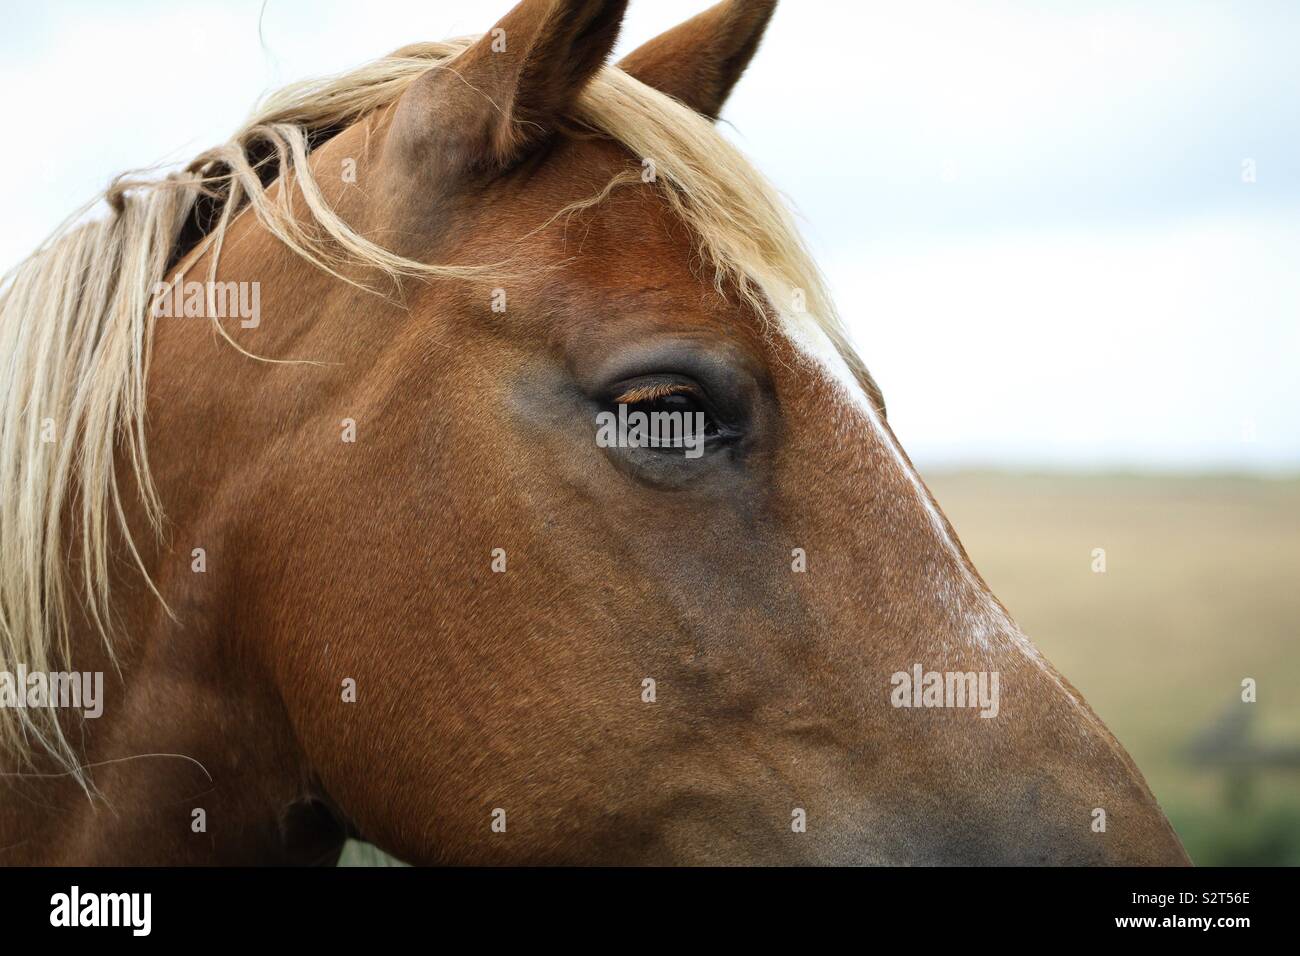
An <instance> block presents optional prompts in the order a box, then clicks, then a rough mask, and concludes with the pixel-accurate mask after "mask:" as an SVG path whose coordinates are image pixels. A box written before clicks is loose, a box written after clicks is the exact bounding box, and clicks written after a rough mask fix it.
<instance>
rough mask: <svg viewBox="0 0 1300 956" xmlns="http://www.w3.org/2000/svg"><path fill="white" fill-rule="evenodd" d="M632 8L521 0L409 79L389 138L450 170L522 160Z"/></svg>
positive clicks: (589, 0) (610, 2)
mask: <svg viewBox="0 0 1300 956" xmlns="http://www.w3.org/2000/svg"><path fill="white" fill-rule="evenodd" d="M626 8H627V0H523V2H522V3H520V4H519V5H518V6H516V7H515V8H514V9H513V10H511V11H510V12H509V13H508V14H506V16H505V17H504V18H503V19H502V20H501V21H500V22H499V23H498V24H497V25H496V26H495V27H493V28H492V29H491V30H490V31H488V32H487V33H486V34H484V35H483V37H482V38H481V39H479V40H478V42H476V43H475V44H474V45H473V46H471V47H469V48H468V49H466V50H465V51H464V52H463V53H460V54H459V55H457V56H456V57H454V58H453V59H451V60H449V61H447V62H445V63H441V64H439V65H437V66H435V67H432V68H430V69H429V71H428V72H427V73H425V74H424V75H422V76H420V77H419V78H418V79H416V80H415V81H414V82H413V83H412V84H411V86H410V88H409V89H408V90H407V91H406V92H405V93H404V94H403V96H402V100H401V102H400V103H399V105H398V108H397V112H396V115H395V116H394V120H393V124H394V125H393V130H392V134H391V135H392V136H394V137H396V140H397V143H398V146H399V148H401V149H402V150H403V152H405V153H407V154H408V155H409V156H410V158H412V159H414V160H415V161H416V162H418V163H421V164H426V168H429V169H430V171H436V172H437V173H438V174H442V175H445V174H447V173H455V172H458V171H466V170H475V169H480V170H484V171H489V172H490V171H493V170H498V169H501V168H504V167H506V166H509V165H510V164H512V163H514V162H517V161H518V160H519V159H521V158H522V157H523V156H525V155H526V154H527V153H528V151H529V150H531V149H533V148H535V147H536V146H537V145H538V144H539V143H540V142H541V141H542V140H543V139H544V138H545V137H546V136H547V135H548V134H549V133H550V132H551V130H552V129H553V128H554V125H555V121H556V120H557V119H558V118H559V117H560V116H561V115H562V114H563V113H564V111H565V110H566V109H567V108H568V107H569V106H570V104H572V102H573V100H574V99H575V97H577V95H578V93H579V92H580V91H581V90H582V87H583V86H584V85H585V84H586V83H587V81H588V80H589V79H591V77H592V75H593V74H594V73H595V72H596V71H597V70H598V69H600V67H601V66H602V65H603V64H604V62H605V59H606V58H607V57H608V56H609V53H610V50H612V49H613V47H614V41H615V40H616V39H617V38H618V31H619V27H620V26H621V25H622V22H623V13H624V11H625V10H626Z"/></svg>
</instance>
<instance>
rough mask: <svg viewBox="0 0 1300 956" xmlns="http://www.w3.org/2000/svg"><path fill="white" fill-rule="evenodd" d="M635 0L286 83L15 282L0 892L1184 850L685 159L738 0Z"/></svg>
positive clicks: (797, 263) (0, 529)
mask: <svg viewBox="0 0 1300 956" xmlns="http://www.w3.org/2000/svg"><path fill="white" fill-rule="evenodd" d="M625 6H626V3H625V0H523V2H521V3H519V4H518V5H517V6H516V7H514V8H513V9H512V10H511V11H510V12H509V13H508V14H507V15H506V16H505V17H504V18H503V19H501V20H500V21H499V22H498V23H497V24H496V26H495V27H493V28H492V29H491V30H490V31H488V32H487V33H484V34H482V35H481V36H478V37H471V38H467V39H460V40H452V41H446V42H437V43H417V44H413V45H411V46H408V47H404V48H402V49H401V50H398V51H397V52H396V53H394V54H392V55H391V56H388V57H385V58H383V59H381V60H379V61H376V62H374V63H371V64H369V65H367V66H364V67H361V68H359V69H356V70H352V71H350V72H347V73H344V74H341V75H339V76H335V77H330V78H326V79H322V80H316V81H311V82H306V83H300V84H297V85H294V86H290V87H288V88H286V89H284V90H281V91H280V92H278V93H275V94H272V95H271V96H270V97H269V98H268V99H266V100H265V101H264V102H263V103H262V104H261V105H260V106H259V107H258V108H257V109H256V110H255V112H254V114H253V115H252V117H251V118H250V119H249V121H248V123H247V124H246V125H245V126H244V127H243V128H242V129H241V130H240V131H239V132H238V133H237V134H236V135H235V136H234V137H232V138H231V140H230V141H229V142H227V143H225V144H224V145H221V146H219V147H217V148H214V149H211V150H208V151H206V152H204V153H202V154H200V155H199V156H197V157H196V158H195V159H194V161H193V162H191V163H189V164H188V165H187V166H185V167H184V168H182V169H177V170H173V171H171V172H169V173H150V174H132V175H127V176H123V177H120V178H119V179H117V180H115V181H114V182H113V184H112V185H111V186H110V187H109V188H108V189H107V191H106V192H105V194H104V196H103V197H102V198H103V199H104V200H106V205H103V204H101V205H100V206H98V207H96V208H94V209H92V210H90V211H89V212H87V213H86V214H83V215H80V216H77V217H74V219H73V220H72V221H70V222H69V223H68V224H67V225H65V226H64V227H63V228H62V229H61V230H60V231H59V232H57V233H56V234H55V235H54V236H52V237H51V238H50V239H49V240H48V241H47V242H46V243H45V244H44V245H43V246H42V247H40V248H39V249H38V250H37V251H36V252H35V253H33V254H32V256H31V257H30V258H29V259H27V260H26V261H24V262H23V263H22V264H21V265H19V266H18V267H17V268H16V269H15V270H14V271H13V272H12V273H11V274H10V275H9V276H8V278H7V279H6V284H5V286H4V288H3V293H2V294H3V300H2V308H3V312H2V321H0V355H3V361H4V367H5V369H6V380H5V382H4V385H3V389H4V391H3V394H2V395H0V421H2V422H3V425H2V428H0V436H2V437H0V554H2V555H3V572H2V573H0V635H2V639H0V672H3V673H4V674H6V675H7V677H8V682H7V684H0V700H3V701H4V703H5V704H6V706H4V707H0V754H2V755H3V765H0V862H4V863H5V864H8V865H20V864H50V863H56V864H99V863H113V864H212V865H217V864H331V863H334V862H336V861H337V859H338V856H339V854H340V851H341V847H342V846H343V844H344V842H345V840H346V839H348V838H349V837H356V838H360V839H363V840H366V841H369V842H371V843H373V844H374V845H376V846H378V847H380V848H381V849H383V850H384V851H386V852H388V853H390V854H392V855H394V856H396V857H398V858H400V859H402V860H404V861H407V862H410V863H416V864H470V865H479V864H529V865H531V864H602V865H604V864H804V865H806V864H814V865H849V864H853V865H857V864H878V865H902V864H921V865H928V864H944V865H946V864H954V865H956V864H1151V865H1162V864H1182V863H1186V862H1187V857H1186V855H1185V853H1184V851H1183V849H1182V847H1181V845H1180V843H1179V841H1178V838H1177V837H1176V835H1175V834H1174V832H1173V830H1172V829H1171V827H1170V825H1169V823H1168V821H1167V820H1166V819H1165V817H1164V815H1163V813H1162V812H1161V810H1160V808H1159V806H1158V805H1157V803H1156V800H1155V799H1154V797H1153V796H1152V793H1151V791H1150V790H1149V789H1148V787H1147V785H1146V783H1145V782H1144V780H1143V778H1142V775H1141V773H1140V772H1139V770H1138V769H1137V767H1136V766H1135V765H1134V763H1133V761H1132V760H1131V759H1130V757H1129V756H1128V754H1127V753H1126V752H1125V751H1124V749H1123V748H1122V747H1121V745H1120V744H1119V742H1118V741H1117V740H1116V739H1115V737H1114V736H1113V735H1112V734H1111V733H1110V732H1109V731H1108V730H1107V728H1106V726H1105V725H1104V724H1103V723H1102V721H1101V720H1100V719H1099V718H1098V717H1097V715H1096V714H1095V713H1094V712H1093V711H1092V710H1091V709H1090V708H1089V706H1088V705H1087V703H1086V702H1085V701H1084V700H1083V698H1082V696H1081V695H1080V694H1079V693H1078V691H1076V690H1075V689H1074V688H1073V687H1072V686H1071V685H1070V684H1069V683H1068V682H1067V681H1066V680H1065V679H1064V678H1063V677H1062V676H1061V675H1060V674H1058V673H1057V671H1056V670H1055V669H1053V667H1052V666H1051V665H1050V664H1049V663H1048V662H1047V661H1046V660H1045V659H1044V658H1043V657H1042V656H1041V655H1040V654H1039V652H1038V651H1037V650H1036V649H1035V647H1034V645H1033V644H1032V643H1031V642H1030V641H1029V640H1028V638H1027V637H1026V636H1025V635H1024V634H1023V633H1022V631H1021V630H1020V629H1019V628H1018V627H1017V625H1016V624H1015V623H1014V622H1013V620H1012V618H1011V617H1010V615H1009V614H1008V612H1007V611H1006V609H1005V608H1004V607H1003V606H1002V604H1001V603H999V602H998V600H997V599H996V598H995V597H994V596H993V595H992V593H991V592H990V590H989V588H988V586H987V585H986V583H985V582H984V580H983V579H982V578H981V577H980V576H979V574H978V573H977V571H976V570H975V569H974V567H973V566H972V564H971V561H970V560H969V558H968V557H967V555H966V553H965V551H964V550H963V548H962V546H961V544H960V543H959V541H958V539H957V536H956V534H955V533H954V531H953V528H952V526H951V525H950V523H949V522H948V520H947V519H946V518H945V516H944V514H943V512H942V511H941V510H940V509H939V506H938V505H937V504H936V502H935V500H934V499H933V497H932V496H931V494H930V492H929V490H928V489H927V487H926V486H925V484H924V483H923V481H922V480H921V478H920V477H919V476H918V474H917V472H916V470H915V469H914V468H913V467H912V464H911V462H910V460H909V459H908V457H907V455H906V454H905V453H904V451H903V450H902V448H901V447H900V445H899V442H898V441H897V439H896V437H895V436H894V433H893V432H892V430H891V429H890V426H889V424H888V418H887V412H886V408H885V404H884V399H883V397H882V395H881V393H880V390H879V389H878V388H877V386H876V384H875V383H874V381H873V380H872V378H871V376H870V375H869V373H868V371H867V369H866V366H865V364H864V363H863V361H862V359H861V358H860V357H859V353H858V352H857V351H856V350H855V348H854V347H853V345H852V344H851V342H850V340H849V336H848V335H847V334H846V332H845V327H844V325H843V323H842V321H841V319H840V318H839V317H838V316H837V313H836V311H835V307H834V304H833V302H832V301H831V298H830V296H829V294H828V292H827V290H826V288H825V285H824V282H823V280H822V279H821V277H820V274H819V272H818V270H817V267H816V265H815V264H814V263H813V261H812V259H811V257H810V255H809V253H808V252H807V249H806V247H805V245H804V243H803V241H802V240H801V239H800V238H799V235H798V231H797V229H796V227H795V225H794V223H793V220H792V216H791V213H790V212H789V210H788V209H787V207H786V205H785V204H784V201H783V199H782V198H781V197H780V195H779V194H778V193H777V192H776V191H775V190H774V188H773V187H772V186H771V185H770V184H769V183H768V182H767V181H766V180H765V179H764V178H763V177H762V176H761V174H759V173H758V172H757V170H756V169H755V167H754V166H753V165H752V164H751V163H750V162H749V160H748V159H747V158H746V157H745V156H744V155H743V154H742V153H741V152H740V151H739V150H738V149H737V148H736V147H735V146H734V145H732V144H731V143H730V142H729V141H728V140H727V139H726V138H725V137H723V136H722V135H720V133H719V132H718V129H717V125H716V120H717V118H718V116H719V114H720V112H721V110H722V108H723V104H724V102H725V100H726V99H727V97H728V95H729V93H730V92H731V90H732V88H733V87H734V85H735V84H736V82H737V81H738V80H739V78H740V76H741V74H742V72H743V71H744V70H745V68H746V66H747V65H748V64H749V62H750V61H751V58H752V57H753V56H754V55H755V53H756V51H757V49H758V46H759V42H760V39H761V37H762V35H763V33H764V30H765V28H766V27H767V25H768V23H769V22H770V20H771V17H772V14H773V10H774V7H775V2H774V0H726V2H722V3H719V4H717V5H716V6H713V7H711V8H709V9H708V10H706V11H705V12H703V13H701V14H699V15H697V16H695V17H694V18H692V19H690V20H688V21H686V22H684V23H682V24H680V25H678V26H676V27H675V28H673V29H670V30H669V31H668V32H666V33H664V34H662V35H660V36H658V37H657V38H655V39H652V40H650V41H649V42H647V43H646V44H645V45H643V46H641V47H640V48H638V49H636V50H634V51H633V52H631V53H630V54H628V55H627V56H626V57H624V58H623V59H621V60H620V61H619V62H618V63H617V64H614V63H610V62H607V61H608V60H609V58H610V54H611V51H612V48H613V46H614V43H615V40H616V38H617V35H618V33H619V30H620V26H621V22H622V19H623V15H624V10H625ZM808 68H815V67H813V66H812V65H811V64H809V66H808ZM828 95H833V94H832V93H828ZM812 161H813V160H812V159H811V158H810V160H809V162H810V163H811V162H812ZM196 277H197V278H196ZM254 313H256V314H254ZM620 409H621V410H623V412H624V414H626V412H628V411H631V412H634V413H640V414H642V415H646V416H654V415H680V416H685V418H686V419H687V420H689V421H695V422H697V423H699V427H698V430H697V432H696V437H697V439H698V443H697V445H696V446H695V447H696V448H697V450H698V452H699V453H698V454H693V455H692V454H684V453H683V448H682V445H681V443H674V442H671V441H669V442H666V443H663V444H657V445H656V444H649V445H648V444H644V443H638V442H635V441H632V440H620V441H611V442H597V441H596V440H595V434H596V431H597V425H596V423H597V419H598V418H599V416H600V415H601V414H602V413H613V412H615V411H618V410H620ZM624 437H626V436H624ZM21 675H26V676H25V677H21V679H20V676H21ZM90 675H94V680H91V679H90ZM38 677H39V679H37V678H38ZM81 677H85V678H86V679H85V681H84V682H83V681H81V680H80V678H81ZM96 681H102V693H100V694H98V695H97V693H96V691H95V689H94V688H95V687H96V686H97V685H96V683H95V682H96ZM96 696H98V697H100V698H101V699H99V700H97V701H95V700H91V698H93V697H96ZM92 705H93V706H92ZM96 711H99V713H96Z"/></svg>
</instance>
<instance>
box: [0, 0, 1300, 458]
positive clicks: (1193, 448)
mask: <svg viewBox="0 0 1300 956" xmlns="http://www.w3.org/2000/svg"><path fill="white" fill-rule="evenodd" d="M510 6H511V3H510V2H509V0H370V2H368V3H365V4H357V3H355V0H347V2H341V0H311V2H306V0H267V2H266V3H265V4H264V3H263V2H262V0H219V2H201V0H166V2H154V0H83V2H66V0H62V2H60V0H51V2H46V3H43V4H40V5H29V6H28V7H27V8H25V9H12V10H7V11H6V13H5V29H4V31H3V34H0V107H2V108H3V111H4V115H5V116H6V118H7V122H8V129H7V136H6V140H7V142H6V145H5V148H4V149H0V183H2V184H3V188H0V223H2V224H3V227H2V228H0V264H2V265H3V267H4V268H6V269H7V268H9V267H10V266H12V265H13V264H15V263H16V262H17V261H19V260H20V259H21V258H22V257H23V256H24V255H26V254H27V253H28V252H29V251H30V250H31V249H32V248H33V247H34V246H35V245H36V244H37V243H39V242H40V241H41V239H42V238H44V236H45V235H46V234H47V233H48V232H50V231H51V230H52V229H53V228H54V227H56V226H57V225H58V224H59V223H60V222H61V221H62V220H63V219H64V217H65V216H67V215H68V214H69V213H71V212H72V211H73V210H74V209H75V208H77V207H78V206H80V205H81V204H82V203H83V202H85V201H86V200H87V199H89V198H91V197H93V196H94V195H95V194H96V193H98V192H100V191H101V190H102V189H103V187H104V186H105V185H107V183H108V181H109V180H110V179H111V178H112V177H113V176H114V175H115V174H117V173H119V172H122V171H125V170H128V169H134V168H139V167H143V166H152V165H155V164H158V163H166V162H180V161H184V160H188V159H189V158H190V157H191V156H192V155H194V154H195V153H197V152H199V151H200V150H202V149H204V148H207V147H208V146H211V145H214V144H216V143H219V142H221V141H224V140H225V139H226V138H227V137H228V136H229V134H230V133H231V132H233V131H234V130H235V129H236V128H238V126H239V125H240V124H241V122H242V121H243V119H244V118H245V116H246V115H247V113H248V111H249V110H250V109H251V107H252V105H253V102H254V101H255V100H256V98H257V97H258V96H260V95H262V94H264V93H265V92H268V91H270V90H272V89H275V88H276V87H278V86H281V85H283V84H284V83H287V82H290V81H293V80H297V79H302V78H306V77H309V76H315V75H320V74H325V73H332V72H337V71H339V70H343V69H346V68H348V67H351V66H355V65H357V64H360V63H363V62H365V61H367V60H369V59H372V58H374V57H377V56H381V55H383V54H384V53H387V52H390V51H391V50H393V49H395V48H397V47H399V46H402V45H404V44H406V43H409V42H412V41H415V40H426V39H439V38H442V37H447V36H456V35H463V34H468V33H478V32H482V31H484V30H486V29H487V28H489V27H490V26H491V25H492V24H493V23H494V22H495V21H496V20H497V19H498V18H499V17H500V16H501V15H502V14H504V13H505V12H506V11H507V10H508V9H509V8H510ZM706 6H708V0H694V2H678V0H653V2H651V0H639V2H638V0H632V3H631V8H630V13H629V16H628V19H627V21H626V23H625V26H624V30H623V34H622V38H621V40H620V43H619V50H618V51H616V54H615V55H616V56H617V55H619V53H621V52H626V51H628V50H630V49H632V48H634V47H635V46H636V45H638V44H639V43H640V42H642V41H644V40H646V39H649V38H650V37H652V36H654V35H655V34H657V33H658V32H660V31H662V30H664V29H667V28H669V27H671V26H673V25H675V24H676V23H678V22H680V21H681V20H683V19H686V18H687V17H689V16H691V15H693V14H694V13H696V12H698V11H699V10H701V9H703V8H705V7H706ZM1297 49H1300V4H1297V3H1290V2H1267V0H1253V2H1250V3H1234V4H1229V3H1198V2H1196V0H1180V2H1160V0H1147V2H1141V3H1138V2H1132V3H1108V2H1105V0H1091V2H1086V3H1084V2H1080V3H1065V2H1050V0H1038V2H1015V0H1002V2H994V0H961V2H941V0H909V2H908V3H897V2H888V3H878V2H857V0H839V2H837V0H784V3H783V4H782V5H781V6H780V7H779V8H778V10H777V13H776V16H775V18H774V19H773V22H772V25H771V26H770V27H769V30H768V35H767V38H766V39H765V41H764V43H763V46H762V47H761V49H760V50H759V53H758V55H757V57H756V58H755V60H754V62H753V64H752V65H751V67H750V69H749V71H748V72H747V74H746V75H745V77H744V79H743V80H742V81H741V83H740V85H739V86H738V87H737V89H736V91H735V93H734V94H733V96H732V99H731V101H730V103H729V104H728V106H727V108H726V109H725V110H724V112H723V121H724V122H723V131H724V135H726V136H728V137H729V138H730V139H731V140H732V141H733V142H735V143H736V144H737V145H738V146H739V147H740V148H741V149H742V150H743V151H744V152H745V153H746V154H747V155H749V156H750V157H751V159H753V161H754V162H755V163H756V164H757V165H758V166H759V168H760V169H762V170H763V171H764V172H765V173H766V174H767V175H768V176H769V177H770V178H771V179H772V180H773V181H774V182H775V183H776V184H777V186H779V187H780V188H781V190H782V191H783V192H784V193H785V195H786V196H787V197H788V198H789V200H790V202H791V204H792V205H793V206H794V208H795V209H796V211H797V213H798V215H799V218H800V222H801V225H802V228H803V230H804V233H805V235H806V237H807V238H808V240H809V243H810V245H811V247H812V249H813V251H814V254H815V255H816V257H817V259H818V261H819V262H820V264H821V265H822V268H823V269H824V271H825V272H826V275H827V277H828V280H829V282H830V286H831V289H832V291H833V293H834V294H835V299H836V302H837V304H838V307H839V309H840V311H841V313H842V314H843V316H844V318H845V320H846V322H847V323H848V325H849V327H850V329H851V331H852V334H853V337H854V339H855V341H856V344H857V346H858V349H859V351H860V352H861V353H862V355H863V356H864V358H865V359H866V361H867V364H868V366H869V367H870V369H871V370H872V373H873V375H874V376H875V377H876V379H877V381H878V382H879V384H880V385H881V387H882V388H883V390H884V393H885V397H886V400H887V402H888V405H889V416H890V421H891V423H892V425H893V427H894V429H895V431H896V432H897V433H898V435H899V437H900V439H901V441H902V442H903V445H904V447H906V448H907V449H908V451H909V453H910V454H911V455H912V457H913V459H914V460H915V461H916V462H917V464H918V465H919V466H921V467H922V468H923V469H925V468H940V467H987V466H993V467H1006V468H1033V469H1087V470H1113V469H1136V470H1161V471H1163V470H1180V471H1184V470H1187V471H1196V470H1204V469H1213V470H1231V471H1252V472H1261V473H1268V474H1292V473H1295V472H1297V471H1300V415H1298V414H1297V413H1298V412H1300V56H1297V55H1296V50H1297Z"/></svg>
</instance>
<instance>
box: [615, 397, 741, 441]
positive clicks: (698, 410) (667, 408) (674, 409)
mask: <svg viewBox="0 0 1300 956" xmlns="http://www.w3.org/2000/svg"><path fill="white" fill-rule="evenodd" d="M626 404H627V410H628V412H644V413H645V414H646V415H647V416H650V415H655V414H676V415H677V416H678V417H679V420H680V421H681V422H683V423H684V427H686V428H687V429H689V430H690V431H692V432H698V433H700V434H702V435H703V436H704V437H705V438H713V437H716V436H717V435H718V434H719V429H718V423H717V422H716V421H715V420H714V418H713V415H712V414H711V413H710V412H709V410H708V408H707V407H706V406H705V404H704V402H702V401H701V400H700V399H699V398H698V397H697V396H695V395H692V394H690V393H689V392H674V393H671V394H668V395H657V396H655V397H653V398H645V399H641V400H638V401H631V402H628V403H626ZM660 447H667V448H669V449H672V448H676V447H679V445H678V444H677V443H675V442H670V443H668V444H667V445H663V446H660Z"/></svg>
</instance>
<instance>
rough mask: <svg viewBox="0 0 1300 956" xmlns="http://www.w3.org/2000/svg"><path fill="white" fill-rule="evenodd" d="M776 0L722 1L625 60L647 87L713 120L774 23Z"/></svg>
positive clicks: (625, 65)
mask: <svg viewBox="0 0 1300 956" xmlns="http://www.w3.org/2000/svg"><path fill="white" fill-rule="evenodd" d="M775 9H776V0H723V2H722V3H719V4H718V5H717V6H714V7H710V8H709V9H708V10H705V11H704V12H703V13H701V14H699V15H698V16H695V17H692V18H691V19H690V20H687V21H686V22H685V23H682V24H680V25H679V26H676V27H674V28H673V29H671V30H669V31H668V32H667V33H663V34H660V35H659V36H657V37H655V38H654V39H653V40H650V41H649V42H647V43H645V44H644V45H642V46H640V47H638V48H637V49H636V50H634V51H633V52H631V53H629V54H628V55H627V56H625V57H624V58H623V59H622V60H621V61H620V62H619V64H618V65H619V66H620V67H621V68H622V69H623V70H624V71H625V72H627V73H629V74H631V75H632V76H634V77H636V78H637V79H638V80H640V81H641V82H642V83H644V84H646V85H647V86H653V87H654V88H655V89H656V90H659V92H661V93H667V94H668V95H669V96H671V97H674V98H675V99H678V100H681V101H682V102H683V103H685V104H686V105H687V106H689V107H691V109H693V110H695V111H696V112H698V113H703V114H704V115H705V116H707V117H709V119H717V118H718V113H720V112H721V111H722V104H723V103H725V102H726V101H727V97H728V96H729V95H730V94H731V88H732V87H733V86H735V85H736V81H737V80H739V79H740V74H742V73H744V72H745V67H747V66H748V65H749V61H750V60H751V59H752V58H753V56H754V51H756V50H757V49H758V41H759V40H761V39H762V38H763V31H764V30H765V29H766V28H767V23H768V21H769V20H770V19H772V11H774V10H775Z"/></svg>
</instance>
